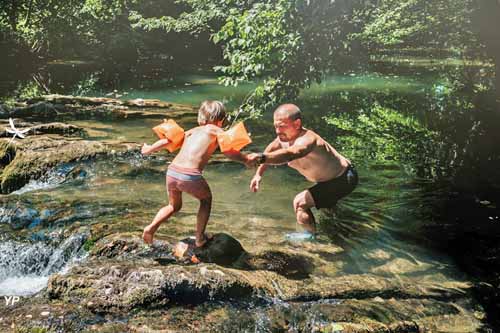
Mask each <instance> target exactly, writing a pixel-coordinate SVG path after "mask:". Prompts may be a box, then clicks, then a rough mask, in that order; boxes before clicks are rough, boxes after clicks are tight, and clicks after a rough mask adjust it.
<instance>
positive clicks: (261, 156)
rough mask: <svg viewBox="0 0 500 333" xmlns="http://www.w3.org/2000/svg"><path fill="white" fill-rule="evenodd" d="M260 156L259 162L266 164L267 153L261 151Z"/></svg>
mask: <svg viewBox="0 0 500 333" xmlns="http://www.w3.org/2000/svg"><path fill="white" fill-rule="evenodd" d="M258 155H259V157H258V158H257V163H259V164H264V163H266V155H264V153H259V154H258Z"/></svg>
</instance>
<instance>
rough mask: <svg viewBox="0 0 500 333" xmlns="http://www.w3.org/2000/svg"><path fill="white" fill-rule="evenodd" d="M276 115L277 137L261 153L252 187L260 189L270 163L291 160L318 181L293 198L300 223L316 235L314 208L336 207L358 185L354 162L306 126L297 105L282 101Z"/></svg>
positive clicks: (300, 170) (306, 175)
mask: <svg viewBox="0 0 500 333" xmlns="http://www.w3.org/2000/svg"><path fill="white" fill-rule="evenodd" d="M273 119H274V128H275V131H276V134H277V138H276V139H274V141H273V142H271V143H270V144H269V145H268V146H267V147H266V149H265V150H264V153H261V154H258V155H259V156H258V161H259V163H261V165H260V166H259V168H258V169H257V172H256V173H255V176H254V177H253V179H252V181H251V183H250V189H251V190H252V191H253V192H257V191H258V190H259V187H260V182H261V179H262V175H263V174H264V171H265V170H266V168H267V165H268V164H284V163H288V166H290V167H292V168H294V169H295V170H297V171H298V172H300V173H301V174H302V175H303V176H304V177H306V179H307V180H309V181H311V182H314V183H316V185H314V186H312V187H311V188H309V189H307V190H305V191H303V192H301V193H299V194H297V195H296V196H295V199H294V200H293V208H294V210H295V214H296V217H297V223H298V224H300V225H302V226H303V227H304V229H305V230H306V234H305V235H306V236H308V237H310V238H314V235H315V233H316V223H315V220H314V215H313V213H312V211H311V208H312V207H316V208H318V209H319V208H333V207H335V205H336V204H337V201H338V200H339V199H340V198H342V197H344V196H346V195H348V194H349V193H351V192H352V191H353V190H354V188H355V187H356V185H357V183H358V175H357V172H356V170H355V169H354V167H353V166H352V164H351V162H350V161H349V160H348V159H346V158H345V157H344V156H342V155H341V154H339V153H338V152H337V151H336V150H335V149H334V148H333V147H332V146H331V145H330V144H329V143H328V142H326V141H325V140H323V138H321V137H320V136H319V135H318V134H316V133H314V132H313V131H311V130H308V129H306V128H304V127H302V115H301V112H300V109H299V108H298V107H297V106H296V105H294V104H283V105H280V106H279V107H278V108H277V109H276V110H275V111H274V117H273Z"/></svg>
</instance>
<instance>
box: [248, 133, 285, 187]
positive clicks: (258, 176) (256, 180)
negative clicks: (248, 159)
mask: <svg viewBox="0 0 500 333" xmlns="http://www.w3.org/2000/svg"><path fill="white" fill-rule="evenodd" d="M279 148H280V144H279V141H278V139H277V138H276V139H275V140H273V141H272V142H271V143H270V144H269V145H267V147H266V149H264V153H271V152H273V151H275V150H278V149H279ZM252 155H254V156H255V157H256V158H257V162H259V161H258V160H259V159H260V158H261V157H260V154H252ZM266 169H267V165H265V164H261V165H259V167H258V168H257V171H256V172H255V175H254V176H253V178H252V180H251V182H250V190H252V192H257V191H258V190H259V187H260V181H261V180H262V175H263V174H264V171H266Z"/></svg>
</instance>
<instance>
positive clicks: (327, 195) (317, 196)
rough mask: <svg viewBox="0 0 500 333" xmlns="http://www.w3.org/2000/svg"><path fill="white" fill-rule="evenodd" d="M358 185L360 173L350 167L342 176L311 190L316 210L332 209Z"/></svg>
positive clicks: (315, 186)
mask: <svg viewBox="0 0 500 333" xmlns="http://www.w3.org/2000/svg"><path fill="white" fill-rule="evenodd" d="M356 185H358V173H357V171H356V169H355V168H354V166H352V165H350V166H349V167H348V168H347V169H346V170H345V171H344V173H343V174H342V175H340V176H339V177H337V178H334V179H332V180H328V181H326V182H320V183H317V184H316V185H314V186H313V187H311V188H309V192H310V193H311V195H312V197H313V199H314V203H315V204H316V208H318V209H319V208H332V207H334V206H335V205H336V204H337V201H339V200H340V199H341V198H343V197H345V196H346V195H348V194H349V193H351V192H352V191H353V190H354V188H356Z"/></svg>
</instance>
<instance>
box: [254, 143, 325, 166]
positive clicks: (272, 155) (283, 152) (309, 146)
mask: <svg viewBox="0 0 500 333" xmlns="http://www.w3.org/2000/svg"><path fill="white" fill-rule="evenodd" d="M315 146H316V141H315V138H311V137H305V138H300V141H299V140H297V141H296V142H295V143H294V145H293V146H291V147H288V148H281V149H277V150H274V151H271V152H266V151H264V153H263V156H262V157H261V162H262V163H265V164H283V163H287V162H290V161H293V160H295V159H297V158H301V157H304V156H306V155H307V154H309V153H310V152H311V151H313V149H314V147H315Z"/></svg>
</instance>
